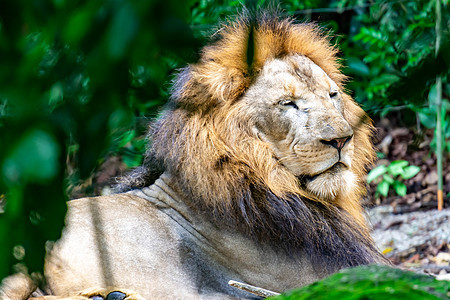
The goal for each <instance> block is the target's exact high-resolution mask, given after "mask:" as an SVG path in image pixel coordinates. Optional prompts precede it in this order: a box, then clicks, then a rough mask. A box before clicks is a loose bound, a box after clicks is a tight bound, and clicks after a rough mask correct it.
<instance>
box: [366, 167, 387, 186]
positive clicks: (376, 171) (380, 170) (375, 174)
mask: <svg viewBox="0 0 450 300" xmlns="http://www.w3.org/2000/svg"><path fill="white" fill-rule="evenodd" d="M386 171H387V167H386V166H385V165H381V166H378V167H376V168H374V169H373V170H371V171H370V172H369V174H367V183H371V182H372V181H373V180H374V179H376V178H378V177H379V176H381V175H383V174H384V173H386Z"/></svg>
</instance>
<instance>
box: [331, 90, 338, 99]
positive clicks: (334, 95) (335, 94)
mask: <svg viewBox="0 0 450 300" xmlns="http://www.w3.org/2000/svg"><path fill="white" fill-rule="evenodd" d="M337 95H338V92H336V91H333V92H330V98H334V97H336V96H337Z"/></svg>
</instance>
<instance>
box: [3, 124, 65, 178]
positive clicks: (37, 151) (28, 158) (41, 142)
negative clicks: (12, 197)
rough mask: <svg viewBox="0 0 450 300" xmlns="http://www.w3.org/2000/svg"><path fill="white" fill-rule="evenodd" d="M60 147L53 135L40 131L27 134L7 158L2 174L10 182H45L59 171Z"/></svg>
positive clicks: (35, 130) (34, 130) (36, 130)
mask: <svg viewBox="0 0 450 300" xmlns="http://www.w3.org/2000/svg"><path fill="white" fill-rule="evenodd" d="M59 150H60V149H59V146H58V144H57V142H56V140H55V139H54V137H53V136H52V135H50V134H49V133H48V132H45V131H43V130H39V129H33V130H31V131H29V132H28V133H26V134H25V135H24V136H23V137H22V138H21V140H20V141H19V142H18V144H17V145H16V146H15V147H14V148H13V149H12V151H11V153H10V154H9V155H8V156H7V157H6V159H5V161H4V163H3V165H2V168H1V172H2V173H3V176H5V178H6V179H7V180H8V181H9V182H11V183H12V182H18V181H23V180H24V181H31V182H43V181H47V180H49V179H51V178H53V177H54V176H55V175H56V174H57V172H58V170H59V162H58V157H59Z"/></svg>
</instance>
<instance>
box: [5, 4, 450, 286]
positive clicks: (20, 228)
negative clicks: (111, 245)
mask: <svg viewBox="0 0 450 300" xmlns="http://www.w3.org/2000/svg"><path fill="white" fill-rule="evenodd" d="M264 2H265V1H248V3H246V4H247V5H248V6H255V5H256V6H260V5H263V4H264ZM244 4H245V3H244ZM242 5H243V3H241V2H240V1H236V0H218V1H211V0H184V1H177V0H164V1H161V0H140V1H138V0H134V1H132V0H102V1H100V0H70V1H68V0H3V1H1V2H0V60H1V63H0V279H1V278H3V277H5V276H6V275H8V274H10V273H12V272H17V271H22V272H28V273H29V274H33V275H34V276H35V277H36V278H39V276H40V275H39V274H40V273H42V268H43V257H44V255H45V246H46V243H48V241H54V240H56V239H58V238H59V236H60V234H61V229H62V227H63V222H64V215H65V211H66V201H67V200H69V199H73V198H79V197H84V196H94V195H101V194H107V193H110V191H111V189H110V186H111V184H113V183H114V178H115V177H116V176H120V175H121V174H123V173H124V172H126V171H127V170H129V169H131V168H133V167H136V166H138V165H140V164H141V162H142V159H143V153H144V151H145V147H146V140H145V133H146V129H147V125H148V123H149V122H150V121H151V120H152V119H153V118H155V117H156V116H157V115H158V113H159V112H160V110H161V109H162V107H163V105H164V103H165V102H166V101H167V99H168V91H169V89H170V86H171V79H172V78H173V76H174V74H175V73H176V70H177V68H180V67H182V66H184V65H186V64H187V63H192V62H195V61H196V59H197V54H198V52H199V49H200V47H201V46H202V45H204V44H205V43H206V42H207V41H208V37H209V36H210V34H211V33H213V32H214V30H215V28H216V26H217V24H218V23H219V21H223V20H226V19H227V18H230V17H232V16H233V15H235V14H236V12H237V11H239V9H240V8H241V7H242ZM280 6H281V7H282V8H283V9H284V12H285V14H286V16H288V15H289V16H293V17H294V18H295V19H297V20H298V21H314V22H317V23H318V24H319V25H320V26H322V27H323V28H324V29H325V30H326V31H328V32H330V33H331V34H332V36H333V38H332V40H331V42H332V43H333V44H336V45H338V47H339V49H340V57H341V59H342V63H343V65H344V66H345V67H343V69H342V70H343V72H344V73H345V74H347V75H348V76H349V82H348V84H347V88H348V92H349V93H351V94H352V96H353V97H354V98H355V100H356V101H357V102H358V103H359V104H360V105H361V106H362V107H363V108H364V109H365V110H366V111H367V112H368V114H369V115H370V116H371V118H372V119H373V120H374V123H375V125H376V127H377V129H378V130H377V132H376V134H375V137H374V143H375V145H377V151H378V156H379V161H378V163H377V165H376V167H375V168H374V170H373V171H372V172H371V173H370V174H369V176H368V178H367V180H368V189H369V194H368V196H367V197H366V199H365V205H368V206H375V205H380V204H383V205H389V206H390V207H391V208H392V210H393V212H394V213H398V214H400V213H408V212H412V211H420V210H425V211H428V210H436V207H437V190H438V186H439V184H442V186H443V187H442V189H443V193H442V195H443V206H444V209H445V208H446V207H448V206H449V202H450V200H449V198H450V196H449V193H450V166H449V164H448V161H449V153H450V116H449V114H448V111H449V109H450V103H449V95H450V84H449V83H448V80H447V79H448V77H449V68H448V66H449V64H450V48H449V29H450V23H449V18H448V17H449V9H448V1H447V0H432V1H423V0H395V1H389V0H305V1H298V0H284V1H280ZM438 123H440V124H438ZM439 126H440V128H441V129H440V130H437V128H439ZM439 149H440V150H439ZM438 153H442V159H439V160H438V159H437V157H438V155H437V154H438ZM439 166H441V167H442V171H441V170H440V167H439ZM441 172H442V175H441ZM440 179H442V182H440ZM447 220H448V219H447ZM447 225H448V223H447ZM432 246H433V247H434V248H433V249H434V251H435V252H436V251H437V252H436V253H439V252H443V253H444V252H448V240H447V243H445V244H442V242H441V244H439V245H438V244H435V245H432ZM436 249H437V250H436ZM428 250H429V249H428ZM386 251H387V252H389V250H386ZM424 251H425V250H424ZM429 251H431V250H429ZM424 253H425V252H424ZM424 257H426V253H425V254H423V255H422V256H420V257H418V258H417V257H416V258H417V259H419V260H421V259H424ZM397 259H403V260H405V259H406V260H407V259H411V255H409V256H405V257H404V258H398V257H397Z"/></svg>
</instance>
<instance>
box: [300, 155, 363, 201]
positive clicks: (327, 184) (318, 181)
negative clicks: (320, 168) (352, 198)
mask: <svg viewBox="0 0 450 300" xmlns="http://www.w3.org/2000/svg"><path fill="white" fill-rule="evenodd" d="M305 185H306V189H307V190H309V191H310V192H312V193H313V194H315V195H316V196H318V197H319V198H321V199H331V198H335V197H336V196H338V195H342V196H343V195H346V194H348V193H350V192H352V191H353V190H354V189H355V187H356V175H355V174H354V173H353V172H352V171H350V170H349V169H347V168H346V167H345V166H344V165H342V164H341V163H337V164H335V165H334V166H333V167H331V168H329V169H328V170H326V171H325V172H322V173H320V174H317V175H315V176H312V177H309V178H307V179H306V182H305Z"/></svg>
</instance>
